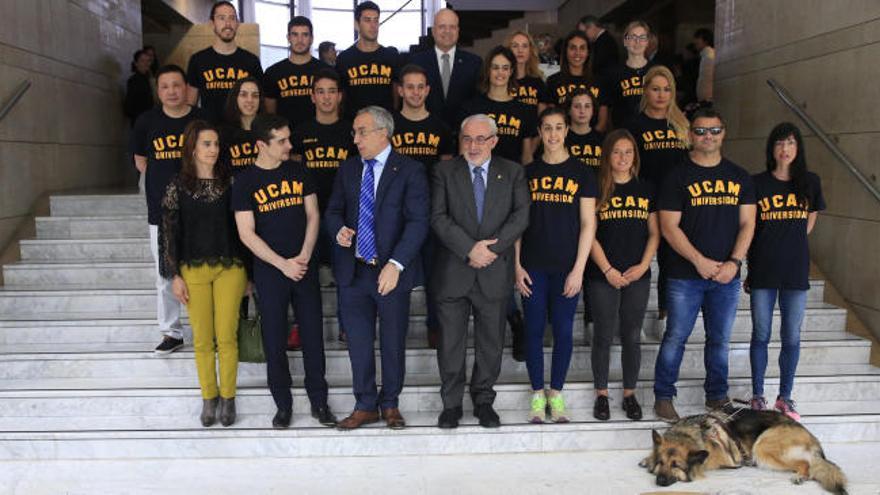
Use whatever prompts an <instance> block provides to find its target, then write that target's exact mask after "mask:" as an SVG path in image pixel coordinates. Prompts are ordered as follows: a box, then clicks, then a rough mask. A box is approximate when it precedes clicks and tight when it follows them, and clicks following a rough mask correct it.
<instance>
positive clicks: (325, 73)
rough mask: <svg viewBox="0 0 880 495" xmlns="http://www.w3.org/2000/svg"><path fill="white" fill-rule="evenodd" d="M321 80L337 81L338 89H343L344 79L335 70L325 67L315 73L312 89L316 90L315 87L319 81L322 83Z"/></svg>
mask: <svg viewBox="0 0 880 495" xmlns="http://www.w3.org/2000/svg"><path fill="white" fill-rule="evenodd" d="M321 79H330V80H331V81H336V87H337V88H339V89H340V90H341V89H342V79H341V78H340V77H339V73H338V72H336V71H335V70H333V69H330V68H328V67H324V68H322V69H318V70H317V71H315V75H314V76H312V89H315V85H316V84H318V81H320V80H321Z"/></svg>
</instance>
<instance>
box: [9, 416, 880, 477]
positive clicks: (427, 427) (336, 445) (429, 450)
mask: <svg viewBox="0 0 880 495" xmlns="http://www.w3.org/2000/svg"><path fill="white" fill-rule="evenodd" d="M681 412H682V413H688V414H689V413H698V412H702V408H693V409H691V410H687V409H683V410H682V411H681ZM501 419H502V423H503V424H504V426H502V427H501V428H497V429H491V430H488V429H483V428H480V427H478V426H476V425H475V423H476V421H475V420H474V419H473V418H472V417H471V415H466V416H465V417H464V418H463V426H461V427H459V428H458V429H456V430H452V431H444V430H440V429H438V428H436V427H435V426H433V425H434V424H435V422H436V415H435V414H433V413H415V414H408V415H407V420H408V422H409V424H410V425H411V426H410V427H408V428H406V429H405V430H403V431H396V432H393V431H389V430H388V429H386V428H383V427H381V426H380V425H378V424H377V425H373V426H367V427H364V428H361V429H359V430H354V431H347V432H340V431H337V430H335V429H332V428H326V427H317V426H314V424H315V423H314V420H313V419H311V418H310V417H304V416H296V417H295V418H294V422H293V425H292V428H289V429H287V430H272V429H270V428H268V423H269V418H268V417H267V416H266V415H259V416H256V417H248V416H247V415H245V416H243V417H241V418H240V419H239V423H238V425H239V426H238V427H234V428H222V427H214V428H209V429H206V428H201V427H200V426H198V423H197V420H196V418H192V419H191V420H190V422H189V423H188V424H177V425H175V426H176V428H174V429H167V430H159V429H152V430H131V431H125V430H119V431H107V432H102V431H92V430H87V431H71V432H57V431H45V432H6V433H0V459H2V460H19V461H20V460H35V459H45V460H49V459H56V460H58V459H132V458H141V459H143V458H162V459H183V458H186V459H202V458H259V457H276V458H277V457H307V458H314V457H327V456H330V457H338V456H340V455H344V456H391V455H397V456H407V455H429V454H467V455H474V454H488V453H494V454H498V453H522V452H555V451H587V450H591V451H592V450H610V449H640V450H644V451H645V452H647V451H648V449H650V446H651V440H650V438H651V432H650V431H651V429H662V428H664V427H666V426H667V425H666V424H665V423H662V422H659V421H655V420H644V421H638V422H634V421H608V422H601V423H600V422H573V423H568V424H544V425H531V424H525V423H523V421H522V413H521V412H520V411H515V412H514V411H501ZM803 424H804V425H805V426H807V428H809V429H810V431H811V432H812V433H813V434H814V435H815V436H816V437H817V438H818V439H819V440H820V441H822V442H826V443H830V442H841V441H850V440H851V439H853V438H858V439H859V440H861V441H864V442H870V441H877V440H878V439H880V415H878V414H858V415H848V416H839V415H837V414H829V415H817V416H807V417H806V418H804V420H803ZM421 425H424V426H421ZM633 469H636V468H633Z"/></svg>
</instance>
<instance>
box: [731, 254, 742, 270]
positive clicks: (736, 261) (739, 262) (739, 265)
mask: <svg viewBox="0 0 880 495" xmlns="http://www.w3.org/2000/svg"><path fill="white" fill-rule="evenodd" d="M727 261H729V262H731V263H733V264H734V265H736V269H737V270H739V269H740V268H742V266H743V260H741V259H739V258H734V257H733V256H731V257H730V258H727Z"/></svg>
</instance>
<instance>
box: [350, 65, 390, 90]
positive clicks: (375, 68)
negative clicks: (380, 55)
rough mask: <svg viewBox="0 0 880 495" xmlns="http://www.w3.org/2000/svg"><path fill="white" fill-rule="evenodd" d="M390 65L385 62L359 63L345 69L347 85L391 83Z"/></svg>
mask: <svg viewBox="0 0 880 495" xmlns="http://www.w3.org/2000/svg"><path fill="white" fill-rule="evenodd" d="M391 72H392V68H391V66H388V65H385V64H375V63H374V64H360V65H356V66H354V67H350V68H349V69H348V71H347V74H348V85H349V86H365V85H374V84H376V85H388V84H391Z"/></svg>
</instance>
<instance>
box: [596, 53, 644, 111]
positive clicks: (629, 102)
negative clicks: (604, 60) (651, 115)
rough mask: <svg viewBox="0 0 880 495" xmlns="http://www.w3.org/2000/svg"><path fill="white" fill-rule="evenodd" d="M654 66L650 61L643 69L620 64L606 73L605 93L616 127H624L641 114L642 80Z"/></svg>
mask: <svg viewBox="0 0 880 495" xmlns="http://www.w3.org/2000/svg"><path fill="white" fill-rule="evenodd" d="M653 66H654V63H653V62H651V61H650V60H649V61H648V63H647V64H645V65H644V66H643V67H640V68H638V69H633V68H632V67H630V66H628V65H626V64H625V63H624V64H620V65H618V66H616V67H613V68H610V69H609V70H608V71H607V72H606V73H605V78H604V88H603V89H604V91H605V96H606V100H607V101H608V105H609V106H610V107H611V122H613V123H614V126H615V127H623V126H625V125H626V124H627V123H628V122H629V121H631V120H632V119H634V118H636V116H637V115H638V114H639V104H640V103H641V101H642V94H643V93H644V92H645V88H644V87H642V78H643V77H645V73H647V72H648V69H650V68H651V67H653Z"/></svg>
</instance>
